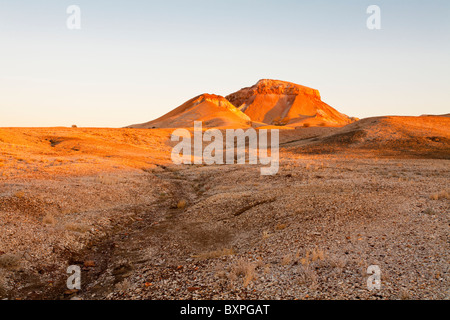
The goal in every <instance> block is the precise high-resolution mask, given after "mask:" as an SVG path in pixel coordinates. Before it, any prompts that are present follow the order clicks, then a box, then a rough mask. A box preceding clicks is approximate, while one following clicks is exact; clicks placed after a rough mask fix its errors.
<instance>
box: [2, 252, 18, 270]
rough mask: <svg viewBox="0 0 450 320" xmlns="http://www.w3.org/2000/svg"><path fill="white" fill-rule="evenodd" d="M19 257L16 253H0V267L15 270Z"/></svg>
mask: <svg viewBox="0 0 450 320" xmlns="http://www.w3.org/2000/svg"><path fill="white" fill-rule="evenodd" d="M20 261H21V258H20V256H19V255H17V254H11V253H7V254H3V255H0V268H1V269H5V270H16V269H18V268H19V267H20V264H21V263H20Z"/></svg>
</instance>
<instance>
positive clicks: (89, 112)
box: [0, 0, 450, 127]
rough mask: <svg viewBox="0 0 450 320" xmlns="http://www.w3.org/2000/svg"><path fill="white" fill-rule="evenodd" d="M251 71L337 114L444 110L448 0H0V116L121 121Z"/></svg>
mask: <svg viewBox="0 0 450 320" xmlns="http://www.w3.org/2000/svg"><path fill="white" fill-rule="evenodd" d="M72 4H75V5H78V6H80V7H81V14H82V16H81V27H82V29H81V30H68V29H67V28H66V19H67V17H68V15H67V14H66V8H67V7H68V6H69V5H72ZM372 4H375V5H378V6H380V8H381V18H382V21H381V27H382V29H381V30H369V29H367V27H366V20H367V18H368V16H369V15H368V14H367V13H366V9H367V7H368V6H369V5H372ZM262 78H273V79H279V80H286V81H291V82H295V83H298V84H302V85H305V86H309V87H312V88H316V89H319V90H320V92H321V95H322V99H323V100H324V101H325V102H326V103H328V104H330V105H331V106H333V107H335V108H336V109H338V110H339V111H341V112H343V113H346V114H348V115H349V116H356V117H360V118H363V117H368V116H376V115H386V114H398V115H420V114H424V113H434V114H442V113H449V112H450V1H448V0H430V1H424V0H423V1H415V0H408V1H400V0H390V1H365V0H341V1H337V0H330V1H325V0H322V1H320V0H315V1H300V0H297V1H288V0H284V1H283V0H278V1H264V0H258V1H256V0H255V1H253V0H252V1H250V0H241V1H234V0H231V1H230V0H226V1H225V0H223V1H215V0H202V1H199V0H197V1H187V0H185V1H170V0H169V1H148V0H145V1H144V0H142V1H138V0H126V1H125V0H120V1H119V0H116V1H114V0H109V1H101V0H97V1H92V0H89V1H87V0H79V1H74V0H69V1H66V0H50V1H43V0H0V126H3V127H4V126H60V125H61V126H70V125H72V124H77V125H79V126H96V127H122V126H126V125H129V124H134V123H140V122H145V121H149V120H152V119H154V118H156V117H158V116H160V115H162V114H164V113H166V112H168V111H170V110H171V109H173V108H175V107H177V106H178V105H180V104H181V103H183V102H184V101H186V100H188V99H190V98H192V97H194V96H196V95H198V94H201V93H205V92H207V93H215V94H220V95H226V94H229V93H231V92H234V91H236V90H238V89H240V88H242V87H246V86H250V85H253V84H254V83H256V82H257V81H258V80H259V79H262Z"/></svg>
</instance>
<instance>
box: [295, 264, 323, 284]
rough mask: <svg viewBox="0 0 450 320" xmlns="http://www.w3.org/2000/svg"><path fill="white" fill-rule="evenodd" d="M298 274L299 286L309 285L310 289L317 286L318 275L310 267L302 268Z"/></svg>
mask: <svg viewBox="0 0 450 320" xmlns="http://www.w3.org/2000/svg"><path fill="white" fill-rule="evenodd" d="M297 273H298V276H297V281H298V283H299V284H302V285H308V286H310V287H313V286H315V285H317V283H318V277H317V273H316V272H315V271H314V269H313V268H311V267H310V266H300V267H299V269H298V272H297Z"/></svg>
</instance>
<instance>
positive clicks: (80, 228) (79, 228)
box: [64, 223, 91, 233]
mask: <svg viewBox="0 0 450 320" xmlns="http://www.w3.org/2000/svg"><path fill="white" fill-rule="evenodd" d="M64 227H65V228H66V230H69V231H75V232H79V233H86V232H88V231H90V230H91V227H90V226H88V225H86V224H82V223H67V224H66V225H65V226H64Z"/></svg>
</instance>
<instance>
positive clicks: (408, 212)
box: [0, 128, 450, 299]
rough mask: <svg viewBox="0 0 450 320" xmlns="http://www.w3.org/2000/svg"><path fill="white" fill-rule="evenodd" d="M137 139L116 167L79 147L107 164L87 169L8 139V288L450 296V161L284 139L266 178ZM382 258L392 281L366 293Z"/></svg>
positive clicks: (244, 295) (182, 294)
mask: <svg viewBox="0 0 450 320" xmlns="http://www.w3.org/2000/svg"><path fill="white" fill-rule="evenodd" d="M328 129H329V128H327V129H326V130H328ZM314 130H318V129H314ZM323 130H325V129H323ZM124 132H127V131H124ZM98 134H99V133H98ZM164 135H165V133H164ZM292 135H293V134H292V133H289V134H287V136H286V137H284V138H283V137H282V141H283V139H284V140H285V141H289V139H291V138H292ZM162 136H163V135H162ZM308 137H309V136H308ZM0 138H1V136H0ZM128 138H129V137H128ZM128 138H127V139H128ZM64 143H65V142H64ZM64 143H62V145H64ZM158 143H159V142H158ZM84 145H85V144H84V143H81V146H82V147H83V146H84ZM136 145H137V144H134V145H133V149H129V148H125V149H124V151H123V152H125V151H126V152H128V154H126V155H123V152H122V155H117V157H118V158H119V157H120V156H121V158H120V159H119V160H120V161H119V160H117V161H116V162H114V163H110V161H113V160H111V158H106V157H105V155H103V154H100V155H99V154H96V157H95V158H93V156H92V154H93V152H92V151H90V152H89V153H86V154H84V155H79V154H78V155H77V157H79V158H81V159H84V163H88V164H91V162H95V163H96V165H90V166H86V167H83V168H82V170H81V169H76V167H75V166H74V164H71V162H70V161H69V160H70V159H72V158H71V157H73V156H74V155H72V154H70V155H68V154H66V153H64V154H63V156H62V155H61V154H58V156H59V157H62V158H61V160H62V164H63V165H64V164H66V165H67V167H66V168H62V166H63V165H60V166H61V168H59V169H58V170H59V171H58V170H57V169H55V168H54V167H55V166H58V163H59V162H51V165H50V164H49V163H48V162H44V163H45V165H46V166H48V168H47V169H45V168H42V166H43V165H41V164H40V162H37V161H29V160H27V161H25V163H24V164H23V167H19V166H18V165H17V163H20V162H24V161H19V160H15V161H18V162H16V165H11V162H8V161H7V160H8V159H9V160H10V159H12V158H14V157H16V158H17V154H18V153H15V152H13V151H11V148H9V149H8V150H9V151H8V152H9V158H6V157H5V158H3V163H4V166H3V174H1V176H2V177H1V187H0V217H1V219H0V230H1V231H2V232H1V233H0V298H3V299H4V298H8V299H449V298H450V292H449V280H450V279H449V277H450V270H449V267H450V264H449V261H450V259H449V258H450V257H449V255H450V253H449V252H450V250H449V223H450V221H449V212H450V194H449V193H450V189H449V187H448V181H449V178H450V166H449V163H448V160H445V159H442V160H440V159H402V158H385V157H377V156H367V155H364V156H359V155H358V154H356V153H344V154H327V155H319V154H311V153H309V152H308V153H301V152H298V150H297V149H292V150H291V149H284V148H283V147H282V149H281V152H280V154H281V163H280V170H279V172H278V174H276V175H274V176H261V175H260V170H259V167H258V166H250V165H225V166H203V165H183V166H174V165H171V164H167V163H165V164H161V163H164V162H163V161H161V160H160V158H158V157H155V159H156V158H158V159H157V161H154V162H153V164H152V163H151V162H152V161H148V163H143V160H142V159H141V156H140V155H139V154H138V151H137V149H134V148H135V147H136ZM162 146H163V145H161V148H162ZM49 150H50V149H49ZM3 151H4V150H3ZM21 152H22V151H21ZM49 152H50V151H49ZM51 152H56V151H55V150H53V149H51ZM97 152H98V151H97ZM136 154H138V156H136ZM3 155H5V152H3ZM54 156H56V155H54V154H51V155H48V154H47V155H45V154H40V157H42V158H49V157H54ZM30 158H33V157H27V158H26V159H30ZM125 158H129V159H133V161H132V164H133V165H128V166H125V165H124V161H125V160H124V159H125ZM130 161H131V160H130ZM78 162H80V161H78ZM78 162H77V161H74V163H78ZM119 162H120V163H119ZM34 166H36V167H37V168H38V172H39V174H36V176H30V175H29V173H30V171H31V168H34ZM18 168H19V169H18ZM20 168H22V169H20ZM87 168H89V170H87ZM93 168H100V169H101V170H99V171H98V172H96V171H95V170H94V169H93ZM107 169H108V170H107ZM0 170H1V168H0ZM71 170H72V172H70V171H71ZM77 170H79V171H77ZM56 173H58V174H56ZM69 265H79V266H81V267H82V280H81V281H82V288H81V290H79V291H77V290H68V289H67V287H66V279H67V277H68V276H69V275H68V274H67V273H66V269H67V267H68V266H69ZM371 265H377V266H379V268H380V270H381V289H380V290H373V291H370V290H368V287H367V279H368V277H369V274H367V268H368V267H369V266H371Z"/></svg>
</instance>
